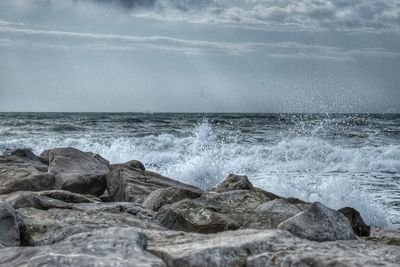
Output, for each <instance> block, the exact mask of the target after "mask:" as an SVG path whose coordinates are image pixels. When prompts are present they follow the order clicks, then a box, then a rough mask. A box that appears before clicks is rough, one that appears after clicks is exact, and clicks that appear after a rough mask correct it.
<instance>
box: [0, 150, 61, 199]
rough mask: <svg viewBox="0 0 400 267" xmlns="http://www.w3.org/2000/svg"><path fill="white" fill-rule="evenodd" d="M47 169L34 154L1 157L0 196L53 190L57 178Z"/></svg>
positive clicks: (13, 154)
mask: <svg viewBox="0 0 400 267" xmlns="http://www.w3.org/2000/svg"><path fill="white" fill-rule="evenodd" d="M47 169H48V166H47V165H45V164H43V163H42V162H41V161H40V160H39V159H38V158H37V157H36V156H35V155H33V153H32V154H30V153H28V152H27V153H22V152H21V153H20V152H18V151H17V152H15V153H14V152H11V153H10V155H6V156H0V194H9V193H12V192H16V191H41V190H49V189H53V188H54V184H55V177H54V176H53V175H52V174H50V173H47Z"/></svg>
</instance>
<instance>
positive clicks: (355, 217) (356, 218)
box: [339, 207, 371, 236]
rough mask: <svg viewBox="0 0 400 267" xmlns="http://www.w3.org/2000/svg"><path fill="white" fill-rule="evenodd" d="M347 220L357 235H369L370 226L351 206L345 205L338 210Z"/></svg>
mask: <svg viewBox="0 0 400 267" xmlns="http://www.w3.org/2000/svg"><path fill="white" fill-rule="evenodd" d="M339 212H340V213H342V214H343V215H344V216H346V218H347V219H348V220H349V222H350V224H351V227H353V231H354V233H355V234H356V235H358V236H369V235H370V233H371V227H370V226H369V225H367V224H366V223H365V222H364V220H363V219H362V217H361V214H360V213H359V212H358V211H357V210H355V209H353V208H351V207H345V208H342V209H340V210H339Z"/></svg>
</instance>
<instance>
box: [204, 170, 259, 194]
mask: <svg viewBox="0 0 400 267" xmlns="http://www.w3.org/2000/svg"><path fill="white" fill-rule="evenodd" d="M231 190H254V187H253V185H252V184H251V182H250V181H249V178H248V177H247V176H246V175H236V174H232V173H231V174H229V175H228V177H227V178H226V179H225V180H224V181H223V182H222V183H221V184H219V185H217V186H215V187H213V188H211V189H210V191H213V192H217V193H222V192H226V191H231Z"/></svg>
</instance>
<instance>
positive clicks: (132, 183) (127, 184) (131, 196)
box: [107, 161, 203, 203]
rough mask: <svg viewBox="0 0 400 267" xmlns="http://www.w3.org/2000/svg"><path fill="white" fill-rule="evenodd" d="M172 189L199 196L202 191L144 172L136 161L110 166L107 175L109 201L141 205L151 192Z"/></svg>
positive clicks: (141, 165)
mask: <svg viewBox="0 0 400 267" xmlns="http://www.w3.org/2000/svg"><path fill="white" fill-rule="evenodd" d="M168 187H173V188H176V189H179V190H184V191H186V192H187V191H192V193H193V194H201V193H203V191H202V190H200V189H198V188H196V187H193V186H190V185H186V184H183V183H180V182H178V181H175V180H172V179H170V178H167V177H165V176H162V175H160V174H157V173H154V172H150V171H146V170H145V169H144V167H143V164H141V163H140V162H138V161H129V162H127V163H125V164H116V165H112V167H111V172H110V173H109V174H108V175H107V192H108V199H109V201H127V202H136V203H143V202H144V200H145V199H146V198H147V197H148V196H149V195H150V193H152V192H153V191H155V190H157V189H161V188H168Z"/></svg>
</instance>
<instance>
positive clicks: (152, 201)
mask: <svg viewBox="0 0 400 267" xmlns="http://www.w3.org/2000/svg"><path fill="white" fill-rule="evenodd" d="M201 195H202V193H201V192H200V191H198V190H196V191H194V190H186V189H183V188H174V187H167V188H160V189H157V190H155V191H153V192H151V193H150V195H149V196H148V197H147V198H146V199H145V200H144V202H143V206H145V207H147V208H149V209H151V210H155V211H157V210H159V209H160V208H161V207H162V206H164V205H167V204H172V203H175V202H178V201H179V200H182V199H185V198H191V199H193V198H197V197H200V196H201Z"/></svg>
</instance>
